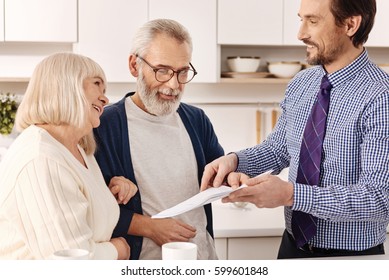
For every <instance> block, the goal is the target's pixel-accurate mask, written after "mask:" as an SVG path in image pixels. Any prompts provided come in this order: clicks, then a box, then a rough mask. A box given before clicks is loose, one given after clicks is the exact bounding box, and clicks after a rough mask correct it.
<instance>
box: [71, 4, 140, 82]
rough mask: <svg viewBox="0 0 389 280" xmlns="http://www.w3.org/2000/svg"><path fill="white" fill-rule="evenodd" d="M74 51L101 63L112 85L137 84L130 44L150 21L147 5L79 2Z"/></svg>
mask: <svg viewBox="0 0 389 280" xmlns="http://www.w3.org/2000/svg"><path fill="white" fill-rule="evenodd" d="M78 5H79V41H78V43H77V44H75V45H74V51H75V52H77V53H80V54H83V55H86V56H89V57H90V58H92V59H94V60H95V61H96V62H98V63H99V64H100V65H101V67H102V68H103V70H104V71H105V74H106V76H107V80H108V81H109V82H134V81H135V78H134V77H132V76H131V74H130V71H129V69H128V57H129V55H130V49H131V41H132V38H133V36H134V34H135V32H136V31H137V29H138V28H139V27H140V26H141V25H142V24H144V23H145V22H146V21H147V1H138V0H79V1H78Z"/></svg>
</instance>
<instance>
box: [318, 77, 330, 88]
mask: <svg viewBox="0 0 389 280" xmlns="http://www.w3.org/2000/svg"><path fill="white" fill-rule="evenodd" d="M320 89H324V90H326V91H330V90H331V89H332V85H331V83H330V81H329V80H328V77H327V75H325V76H323V78H322V79H321V84H320Z"/></svg>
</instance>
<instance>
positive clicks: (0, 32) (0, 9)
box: [0, 0, 4, 42]
mask: <svg viewBox="0 0 389 280" xmlns="http://www.w3.org/2000/svg"><path fill="white" fill-rule="evenodd" d="M2 41H4V0H0V42H2Z"/></svg>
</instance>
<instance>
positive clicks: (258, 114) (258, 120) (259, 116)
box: [256, 110, 262, 144]
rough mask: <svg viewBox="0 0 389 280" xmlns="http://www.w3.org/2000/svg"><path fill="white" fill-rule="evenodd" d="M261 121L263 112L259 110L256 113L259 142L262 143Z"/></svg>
mask: <svg viewBox="0 0 389 280" xmlns="http://www.w3.org/2000/svg"><path fill="white" fill-rule="evenodd" d="M261 122H262V112H261V111H259V110H257V114H256V125H257V144H259V143H261Z"/></svg>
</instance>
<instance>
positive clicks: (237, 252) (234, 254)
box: [227, 236, 281, 260]
mask: <svg viewBox="0 0 389 280" xmlns="http://www.w3.org/2000/svg"><path fill="white" fill-rule="evenodd" d="M227 242H228V244H227V258H228V259H229V260H275V259H277V254H278V248H279V246H280V243H281V237H279V236H275V237H244V238H228V241H227Z"/></svg>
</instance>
